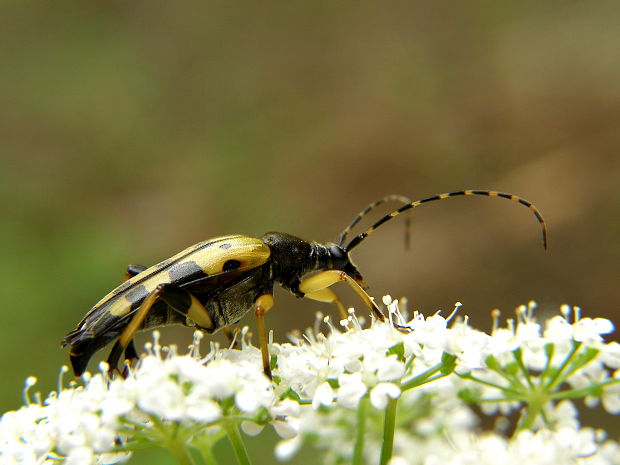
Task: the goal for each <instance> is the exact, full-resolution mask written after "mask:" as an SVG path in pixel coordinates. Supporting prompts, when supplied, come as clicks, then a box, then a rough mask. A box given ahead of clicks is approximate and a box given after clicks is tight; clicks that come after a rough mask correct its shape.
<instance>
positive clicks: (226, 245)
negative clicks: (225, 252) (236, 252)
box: [220, 242, 232, 249]
mask: <svg viewBox="0 0 620 465" xmlns="http://www.w3.org/2000/svg"><path fill="white" fill-rule="evenodd" d="M231 247H232V244H229V243H228V242H225V243H224V244H222V245H220V249H230V248H231Z"/></svg>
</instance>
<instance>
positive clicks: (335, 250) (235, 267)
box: [62, 190, 547, 377]
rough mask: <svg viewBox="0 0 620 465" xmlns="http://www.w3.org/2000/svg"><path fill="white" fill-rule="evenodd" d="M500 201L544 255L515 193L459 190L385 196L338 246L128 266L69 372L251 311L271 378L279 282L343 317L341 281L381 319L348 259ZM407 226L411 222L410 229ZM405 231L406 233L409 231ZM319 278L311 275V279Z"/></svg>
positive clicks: (82, 326)
mask: <svg viewBox="0 0 620 465" xmlns="http://www.w3.org/2000/svg"><path fill="white" fill-rule="evenodd" d="M468 195H477V196H489V197H502V198H505V199H509V200H513V201H516V202H518V203H520V204H522V205H524V206H526V207H528V208H529V209H530V210H531V211H532V212H533V213H534V215H535V217H536V219H537V220H538V222H539V223H540V226H541V229H542V239H543V246H544V247H545V248H547V226H546V223H545V221H544V219H543V217H542V215H541V214H540V212H539V211H538V209H537V208H536V207H535V206H534V205H533V204H532V203H530V202H528V201H527V200H525V199H523V198H521V197H518V196H516V195H513V194H508V193H503V192H497V191H490V190H461V191H454V192H447V193H444V194H437V195H433V196H431V197H427V198H424V199H421V200H416V201H413V202H412V201H411V200H410V199H408V198H407V197H404V196H399V195H390V196H387V197H384V198H383V199H380V200H378V201H376V202H373V203H371V204H370V205H368V206H367V207H366V208H365V209H364V210H362V211H361V212H360V213H359V214H358V215H357V216H356V217H355V218H354V219H353V221H352V222H351V223H350V224H349V225H348V226H347V227H346V228H345V229H344V231H343V232H342V233H341V234H340V238H339V242H338V244H335V243H320V242H309V241H305V240H303V239H300V238H298V237H295V236H292V235H290V234H286V233H278V232H271V233H266V234H265V235H263V236H262V237H261V238H254V237H249V236H244V235H239V234H238V235H230V236H222V237H217V238H214V239H209V240H207V241H204V242H200V243H198V244H195V245H192V246H191V247H188V248H187V249H185V250H183V251H182V252H179V253H178V254H176V255H174V256H173V257H171V258H169V259H167V260H164V261H163V262H161V263H158V264H156V265H153V266H151V267H150V268H147V267H144V266H141V265H130V266H129V267H128V269H127V274H126V280H125V282H124V283H122V284H121V285H120V286H118V287H117V288H115V289H114V290H112V291H111V292H110V293H108V294H107V295H106V296H105V297H103V298H102V299H101V300H100V301H99V302H97V303H96V304H95V305H94V306H93V308H92V309H91V310H90V311H89V312H88V313H87V314H86V316H85V317H84V319H83V320H82V321H81V322H80V323H79V325H78V326H77V329H75V330H74V331H71V332H70V333H69V334H67V335H66V336H65V338H64V340H63V341H62V345H63V347H64V346H67V345H68V346H70V359H71V365H72V367H73V372H74V374H75V375H76V376H79V375H81V374H82V373H83V372H84V371H85V370H86V366H87V364H88V361H89V360H90V358H91V357H92V355H93V354H94V353H95V352H97V351H98V350H99V349H101V348H102V347H104V346H106V345H107V344H109V343H111V342H112V341H115V343H114V346H113V347H112V351H111V352H110V355H109V357H108V359H107V361H108V364H109V367H110V370H111V371H112V370H114V369H115V368H116V367H117V365H118V362H119V360H120V357H121V355H122V354H123V352H124V355H125V359H126V360H132V359H135V358H138V355H137V352H136V349H135V346H134V343H133V337H134V335H135V333H136V332H137V331H138V330H143V329H148V328H154V327H157V326H165V325H170V324H181V325H185V326H195V327H197V328H198V329H201V330H203V331H206V332H207V333H214V332H216V331H218V330H220V329H222V328H227V327H229V326H230V325H233V324H235V323H237V322H238V321H239V320H240V319H241V318H242V317H243V316H244V315H245V314H246V313H248V312H249V311H250V310H252V311H253V312H254V314H255V316H256V319H257V329H258V335H259V339H260V345H261V353H262V361H263V369H264V371H265V374H266V375H267V376H269V377H271V370H270V363H269V362H270V361H269V352H268V347H267V335H266V330H265V313H266V312H267V311H269V310H270V309H271V308H272V306H273V288H274V284H275V283H278V284H280V285H281V286H282V287H283V288H285V289H287V290H288V291H289V292H291V293H292V294H294V295H296V296H297V297H305V298H308V299H313V300H317V301H320V302H327V303H332V304H335V305H337V307H338V309H339V311H340V313H341V316H343V317H344V318H346V316H347V313H346V311H345V309H344V307H343V305H342V304H341V303H340V300H339V299H338V297H337V296H336V294H335V293H334V292H333V291H332V290H331V289H329V287H330V286H332V285H333V284H335V283H337V282H340V281H344V282H346V283H347V284H349V285H350V286H351V287H352V288H353V290H354V291H355V292H356V293H357V294H358V295H359V297H360V298H361V299H362V301H363V302H364V303H365V304H366V306H368V308H369V309H370V311H371V312H372V314H373V316H374V317H375V318H377V319H378V320H381V321H384V320H385V317H384V315H383V313H382V312H381V310H380V309H379V308H378V307H377V305H376V304H375V302H374V300H373V299H372V298H371V297H370V296H369V295H368V294H367V293H366V284H365V283H364V281H363V279H362V275H361V274H360V272H359V271H358V269H357V267H356V266H355V265H354V264H353V262H352V261H351V258H350V256H349V254H350V252H351V250H353V249H354V248H355V247H357V246H358V245H359V244H360V243H361V242H362V241H363V240H364V239H365V238H366V237H368V236H369V235H370V234H372V233H373V232H374V231H375V230H376V229H377V228H379V227H380V226H381V225H383V224H385V223H386V222H388V221H390V220H391V219H393V218H394V217H396V216H398V215H400V214H401V213H403V212H406V211H408V210H410V209H412V208H415V207H418V206H420V205H422V204H424V203H427V202H431V201H435V200H443V199H446V198H449V197H455V196H468ZM388 201H397V202H401V203H403V205H402V206H401V207H400V208H398V209H396V210H394V211H392V212H391V213H389V214H387V215H385V216H383V217H382V218H380V219H379V220H378V221H377V222H375V223H374V224H373V225H372V226H371V227H370V228H368V229H366V230H365V231H364V232H362V233H360V234H358V235H357V236H355V237H354V238H353V239H352V240H351V241H349V243H348V244H347V245H346V246H345V245H343V244H344V242H345V240H346V237H347V235H348V234H349V232H350V231H351V229H352V227H353V226H355V225H356V224H357V223H358V222H359V221H360V220H361V219H362V217H363V216H364V215H366V214H367V213H368V212H370V211H371V210H372V209H374V208H375V207H377V206H378V205H380V204H382V203H385V202H388ZM407 225H408V222H407ZM406 231H408V227H407V229H406ZM312 272H316V273H315V274H312V275H310V276H307V277H306V275H307V274H308V273H312Z"/></svg>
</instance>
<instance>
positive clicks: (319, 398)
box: [312, 382, 334, 410]
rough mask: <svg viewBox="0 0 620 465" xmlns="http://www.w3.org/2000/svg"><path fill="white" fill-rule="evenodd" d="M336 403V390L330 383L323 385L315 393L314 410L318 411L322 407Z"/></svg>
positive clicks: (313, 399)
mask: <svg viewBox="0 0 620 465" xmlns="http://www.w3.org/2000/svg"><path fill="white" fill-rule="evenodd" d="M333 401H334V390H333V389H332V387H331V386H330V385H329V383H328V382H324V383H321V384H320V385H319V387H318V388H317V389H316V391H314V397H313V398H312V408H313V409H315V410H316V409H317V408H319V407H320V406H321V405H331V404H332V402H333Z"/></svg>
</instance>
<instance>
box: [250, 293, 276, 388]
mask: <svg viewBox="0 0 620 465" xmlns="http://www.w3.org/2000/svg"><path fill="white" fill-rule="evenodd" d="M271 307H273V295H271V294H263V295H261V296H260V297H259V298H258V299H256V301H255V302H254V314H255V315H256V327H257V330H258V337H259V339H260V351H261V354H262V356H263V371H264V372H265V375H267V376H268V377H269V379H272V376H271V364H270V359H269V347H268V344H267V330H266V329H265V313H267V312H268V311H269V310H270V309H271Z"/></svg>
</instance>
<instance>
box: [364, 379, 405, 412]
mask: <svg viewBox="0 0 620 465" xmlns="http://www.w3.org/2000/svg"><path fill="white" fill-rule="evenodd" d="M399 396H400V388H399V387H398V386H397V385H396V384H393V383H379V384H377V385H376V386H375V387H374V388H372V390H371V391H370V403H371V404H372V406H373V407H374V408H376V409H377V410H384V409H385V407H387V404H388V398H390V399H397V398H398V397H399Z"/></svg>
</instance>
